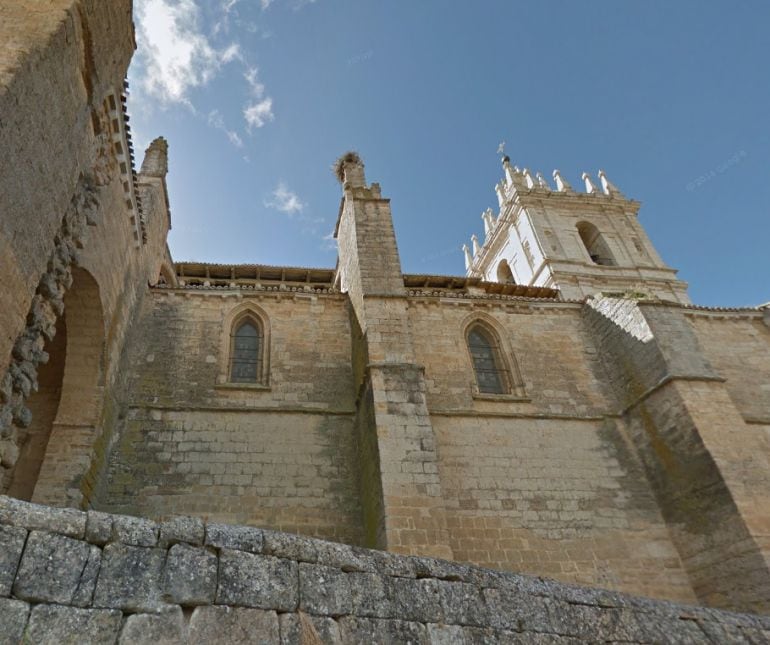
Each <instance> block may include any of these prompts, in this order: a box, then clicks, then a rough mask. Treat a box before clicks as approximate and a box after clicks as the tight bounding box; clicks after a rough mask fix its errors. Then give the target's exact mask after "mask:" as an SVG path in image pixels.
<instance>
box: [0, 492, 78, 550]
mask: <svg viewBox="0 0 770 645" xmlns="http://www.w3.org/2000/svg"><path fill="white" fill-rule="evenodd" d="M0 524H10V525H12V526H19V527H22V528H26V529H28V530H33V529H40V530H42V531H51V532H52V533H60V534H61V535H66V536H68V537H72V538H76V539H82V538H83V536H84V535H85V531H86V514H85V513H83V512H82V511H76V510H74V509H72V508H53V507H51V506H41V505H40V504H31V503H29V502H22V501H21V500H18V499H13V498H12V497H6V496H5V495H0Z"/></svg>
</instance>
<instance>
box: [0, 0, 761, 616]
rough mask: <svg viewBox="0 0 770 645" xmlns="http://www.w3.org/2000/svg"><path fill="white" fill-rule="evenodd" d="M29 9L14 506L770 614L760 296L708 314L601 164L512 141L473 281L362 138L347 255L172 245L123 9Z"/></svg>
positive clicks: (345, 164) (18, 22)
mask: <svg viewBox="0 0 770 645" xmlns="http://www.w3.org/2000/svg"><path fill="white" fill-rule="evenodd" d="M30 4H31V3H24V2H11V3H9V4H5V3H4V4H3V6H2V7H0V25H2V27H0V33H1V34H2V38H3V42H0V46H1V47H0V151H1V152H2V154H1V155H0V272H1V275H2V282H1V285H2V286H1V287H0V457H1V461H2V466H1V467H0V493H4V494H6V495H7V496H9V497H11V498H17V499H20V500H28V501H31V502H35V503H38V504H42V505H47V506H52V507H70V508H75V509H80V510H84V511H85V510H96V511H104V512H108V513H115V514H125V515H132V516H140V517H145V518H152V519H154V520H162V519H164V518H170V517H174V516H178V515H183V516H191V517H194V518H202V519H205V520H207V521H212V522H221V523H229V524H242V525H247V526H253V527H261V528H264V529H272V530H277V531H283V532H289V533H296V534H301V535H304V536H310V537H314V538H322V539H325V540H330V541H333V542H339V543H345V544H348V545H354V546H362V547H370V548H375V549H380V550H383V551H390V552H393V553H396V554H403V555H414V556H431V557H437V558H443V559H446V560H452V561H456V562H458V563H469V564H472V565H478V566H481V567H485V568H488V569H495V570H502V571H510V572H517V573H530V574H536V575H541V576H546V577H548V578H553V579H556V580H558V581H562V582H567V583H575V584H579V585H584V586H588V587H600V588H604V589H611V590H615V591H620V592H625V593H630V594H637V595H642V596H650V597H653V598H658V599H667V600H674V601H680V602H685V603H691V604H698V605H706V606H711V607H717V608H727V609H733V610H737V611H745V612H757V613H767V612H768V611H770V309H768V308H767V307H766V306H765V307H764V308H763V307H754V308H752V307H746V308H711V307H701V306H698V305H697V304H692V303H691V302H690V300H689V298H688V295H687V285H686V284H685V283H684V282H682V281H681V280H679V279H678V278H677V272H676V270H675V269H673V268H671V267H669V266H667V265H666V264H665V262H664V261H663V260H662V259H661V257H660V256H659V255H658V253H657V252H656V250H655V248H654V246H653V244H652V242H651V241H650V239H649V238H648V236H647V235H646V233H645V230H644V228H643V227H642V225H641V224H640V222H639V219H638V212H639V208H640V203H639V202H637V201H634V200H633V199H630V198H629V197H626V196H625V195H624V194H623V193H622V192H621V191H620V190H619V189H618V188H617V187H616V186H614V185H613V184H612V183H611V182H610V180H609V179H608V178H607V175H605V174H604V172H601V171H600V172H599V173H598V176H597V177H596V178H593V177H592V176H590V175H588V174H583V182H584V184H585V185H584V186H580V187H579V188H573V187H572V186H571V185H570V184H569V183H568V181H567V180H566V179H565V178H564V177H563V176H562V175H561V173H559V171H555V172H554V173H553V179H552V180H551V179H550V178H549V179H546V178H544V177H543V176H542V175H541V174H540V173H534V174H533V173H531V172H530V171H529V170H527V169H520V168H518V167H517V166H515V165H512V163H511V161H510V160H509V159H508V158H507V157H506V158H504V159H503V163H502V169H501V176H502V179H501V180H500V181H499V183H497V185H496V186H495V191H496V194H497V201H498V204H499V208H498V209H497V210H496V211H493V210H491V209H489V210H487V211H485V212H484V213H483V214H482V219H483V224H484V230H485V238H484V240H483V241H480V240H479V239H477V238H476V237H474V238H473V239H472V246H471V248H468V247H465V249H464V252H465V266H466V273H465V275H462V276H444V275H413V274H405V273H404V272H403V271H402V268H401V263H400V259H399V253H398V246H397V235H396V232H395V231H394V229H393V222H392V217H391V203H390V200H389V199H388V198H387V189H386V187H383V188H381V187H380V185H379V184H377V183H370V181H369V180H368V179H367V178H366V176H365V173H364V163H363V161H362V159H361V158H360V157H359V156H358V155H357V154H355V153H347V154H344V155H343V156H342V157H341V158H340V159H339V160H338V162H337V164H336V171H337V176H338V179H339V182H340V186H341V201H340V207H339V216H338V220H337V224H336V229H335V238H336V240H337V244H338V259H337V263H336V266H334V267H326V268H306V267H288V266H267V265H263V264H259V258H255V259H254V260H255V263H254V264H249V265H222V264H211V263H205V262H198V263H188V262H185V263H179V262H175V261H174V260H173V258H172V256H171V253H170V251H169V249H168V246H167V244H166V237H167V234H168V231H169V229H170V227H171V217H170V209H169V203H170V199H171V202H172V203H173V195H171V196H169V194H168V193H167V190H166V181H165V177H166V173H167V170H168V164H169V160H170V163H172V164H173V142H172V148H171V153H170V154H169V147H168V145H167V143H166V141H165V140H164V139H162V138H159V139H156V140H155V141H153V142H152V144H151V145H150V146H149V148H148V149H147V150H146V151H145V153H144V157H143V159H142V160H141V163H140V164H138V163H137V164H135V163H134V152H133V149H132V143H131V134H130V128H129V118H128V116H127V114H126V110H125V102H126V98H125V90H126V86H125V85H124V78H125V75H126V70H127V68H128V65H129V62H130V60H131V56H132V54H133V51H134V48H135V43H134V37H133V28H132V22H131V3H130V2H129V1H128V0H116V1H114V2H113V1H112V0H111V1H110V2H97V1H96V0H78V1H74V0H50V1H49V2H47V3H45V7H43V6H42V5H40V6H39V8H32V7H31V6H29V5H30ZM37 6H38V5H35V7H37ZM494 179H495V178H493V177H490V182H492V181H493V180H494ZM398 207H399V205H398V204H393V208H398ZM458 243H459V242H458ZM89 517H90V516H89Z"/></svg>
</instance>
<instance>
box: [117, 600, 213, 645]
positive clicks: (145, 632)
mask: <svg viewBox="0 0 770 645" xmlns="http://www.w3.org/2000/svg"><path fill="white" fill-rule="evenodd" d="M185 642H186V638H185V624H184V615H183V614H182V608H181V607H167V608H165V609H162V610H160V611H158V612H157V613H152V614H132V615H131V616H129V617H128V618H126V621H125V623H124V624H123V629H122V630H121V632H120V638H119V639H118V645H182V643H185ZM212 642H214V641H212Z"/></svg>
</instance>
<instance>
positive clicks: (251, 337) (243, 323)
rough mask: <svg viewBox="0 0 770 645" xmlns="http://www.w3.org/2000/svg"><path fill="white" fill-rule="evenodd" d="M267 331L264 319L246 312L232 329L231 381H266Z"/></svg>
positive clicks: (229, 367) (229, 369)
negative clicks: (265, 353)
mask: <svg viewBox="0 0 770 645" xmlns="http://www.w3.org/2000/svg"><path fill="white" fill-rule="evenodd" d="M264 350H265V333H264V327H263V325H262V321H261V320H259V318H257V317H256V316H253V315H250V314H246V315H244V316H241V317H239V318H238V319H236V321H235V322H234V323H233V326H232V329H231V331H230V354H229V356H230V359H229V363H228V370H227V372H228V376H229V380H230V382H231V383H257V384H259V383H263V382H264V363H265V361H264Z"/></svg>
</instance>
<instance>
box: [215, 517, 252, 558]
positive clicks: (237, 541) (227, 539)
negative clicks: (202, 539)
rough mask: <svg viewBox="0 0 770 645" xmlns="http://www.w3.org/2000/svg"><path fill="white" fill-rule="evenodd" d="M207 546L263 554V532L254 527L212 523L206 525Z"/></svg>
mask: <svg viewBox="0 0 770 645" xmlns="http://www.w3.org/2000/svg"><path fill="white" fill-rule="evenodd" d="M206 546H213V547H216V548H217V549H235V550H237V551H247V552H249V553H262V546H263V538H262V530H261V529H257V528H254V527H252V526H228V525H227V524H216V523H213V522H210V523H208V524H206Z"/></svg>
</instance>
